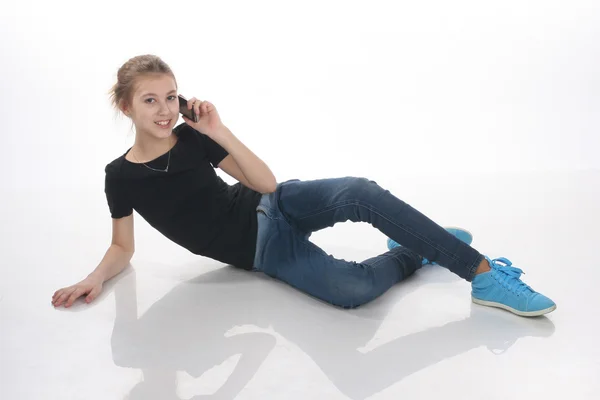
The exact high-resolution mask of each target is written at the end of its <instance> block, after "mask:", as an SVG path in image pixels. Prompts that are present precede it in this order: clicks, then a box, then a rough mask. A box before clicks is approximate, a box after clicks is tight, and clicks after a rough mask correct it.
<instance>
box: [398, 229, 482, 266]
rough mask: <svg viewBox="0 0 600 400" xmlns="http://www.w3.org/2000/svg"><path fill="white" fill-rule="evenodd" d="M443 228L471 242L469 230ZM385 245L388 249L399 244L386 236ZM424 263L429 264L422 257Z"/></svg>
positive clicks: (471, 236)
mask: <svg viewBox="0 0 600 400" xmlns="http://www.w3.org/2000/svg"><path fill="white" fill-rule="evenodd" d="M444 229H446V230H447V231H448V232H449V233H451V234H453V235H454V236H456V237H457V238H458V239H460V240H461V241H463V242H465V243H466V244H468V245H470V244H471V243H473V235H472V234H471V232H469V231H468V230H466V229H463V228H456V227H445V228H444ZM387 246H388V249H389V250H391V249H393V248H394V247H399V246H400V245H399V244H398V243H396V242H395V241H393V240H392V239H390V238H388V240H387ZM425 264H429V260H428V259H426V258H424V259H423V265H425ZM433 264H434V265H437V264H436V263H433Z"/></svg>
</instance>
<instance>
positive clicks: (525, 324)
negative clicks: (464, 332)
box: [470, 305, 555, 355]
mask: <svg viewBox="0 0 600 400" xmlns="http://www.w3.org/2000/svg"><path fill="white" fill-rule="evenodd" d="M470 320H471V322H472V324H473V328H472V330H473V331H476V330H481V332H484V333H483V335H484V338H485V339H484V344H485V346H486V347H487V348H488V350H489V351H490V352H492V353H494V354H496V355H499V354H502V353H504V352H506V351H507V350H508V349H509V348H510V347H512V345H513V344H515V343H516V342H517V340H519V339H521V338H526V337H537V338H546V337H549V336H552V334H554V330H555V327H554V324H553V323H552V321H551V320H550V319H548V318H546V317H540V318H533V319H524V318H514V317H512V316H511V315H509V314H507V313H505V312H502V311H500V310H495V309H491V308H487V307H478V306H476V305H474V306H473V307H471V316H470Z"/></svg>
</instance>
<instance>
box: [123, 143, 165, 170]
mask: <svg viewBox="0 0 600 400" xmlns="http://www.w3.org/2000/svg"><path fill="white" fill-rule="evenodd" d="M131 154H132V155H133V158H135V161H137V162H138V163H140V164H142V165H143V166H144V167H146V168H148V169H151V170H152V171H156V172H169V165H171V142H170V141H169V158H168V159H167V167H166V168H165V169H157V168H152V167H150V166H148V165H146V163H141V162H140V160H138V158H137V157H136V156H135V153H134V152H133V149H131Z"/></svg>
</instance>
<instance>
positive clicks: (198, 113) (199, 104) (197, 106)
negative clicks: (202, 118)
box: [194, 100, 202, 115]
mask: <svg viewBox="0 0 600 400" xmlns="http://www.w3.org/2000/svg"><path fill="white" fill-rule="evenodd" d="M201 105H202V102H201V101H200V100H197V101H196V102H195V103H194V111H195V112H196V115H202V113H201V112H200V106H201Z"/></svg>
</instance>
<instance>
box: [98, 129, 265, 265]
mask: <svg viewBox="0 0 600 400" xmlns="http://www.w3.org/2000/svg"><path fill="white" fill-rule="evenodd" d="M173 132H174V133H175V134H176V135H177V137H178V138H179V139H178V141H177V143H176V144H175V146H174V147H173V148H172V149H171V161H170V165H169V170H168V172H162V171H152V170H151V169H149V168H147V167H146V166H144V165H143V164H136V163H132V162H130V161H128V160H126V159H125V156H126V155H127V152H129V150H128V151H127V152H126V153H125V154H123V155H122V156H121V157H119V158H117V159H116V160H114V161H112V162H111V163H110V164H108V165H107V166H106V169H105V172H106V181H105V193H106V198H107V201H108V206H109V209H110V214H111V216H112V218H122V217H125V216H128V215H131V213H132V212H133V210H136V211H137V212H138V214H140V215H141V216H142V217H143V218H144V219H145V220H146V221H147V222H148V223H149V224H150V225H151V226H153V227H154V228H156V229H157V230H158V231H159V232H161V233H162V234H163V235H164V236H166V237H167V238H169V239H171V240H172V241H173V242H175V243H177V244H179V245H181V246H183V247H184V248H186V249H188V250H189V251H190V252H192V253H194V254H199V255H203V256H206V257H210V258H212V259H215V260H218V261H221V262H223V263H226V264H230V265H233V266H236V267H239V268H244V269H251V268H252V266H253V262H254V254H255V251H256V236H257V219H256V207H257V206H258V203H259V201H260V198H261V194H260V193H258V192H256V191H254V190H251V189H249V188H247V187H245V186H243V185H242V184H240V183H236V184H235V185H228V184H227V183H226V182H224V181H223V180H222V179H221V178H220V177H219V176H218V175H217V174H216V172H215V168H217V165H218V164H219V163H220V162H221V160H223V159H224V158H225V157H226V156H227V154H228V153H227V151H226V150H225V149H224V148H223V147H221V146H220V145H219V144H218V143H216V142H215V141H213V140H212V139H211V138H210V137H208V136H206V135H204V134H202V133H200V132H198V131H197V130H195V129H193V128H192V127H191V126H189V125H187V124H185V123H183V124H181V125H178V126H177V127H175V128H174V130H173ZM167 162H168V153H165V154H163V155H162V156H160V157H158V158H156V159H154V160H152V161H150V162H148V163H146V165H148V166H149V167H152V168H155V169H164V168H165V167H166V166H167Z"/></svg>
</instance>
